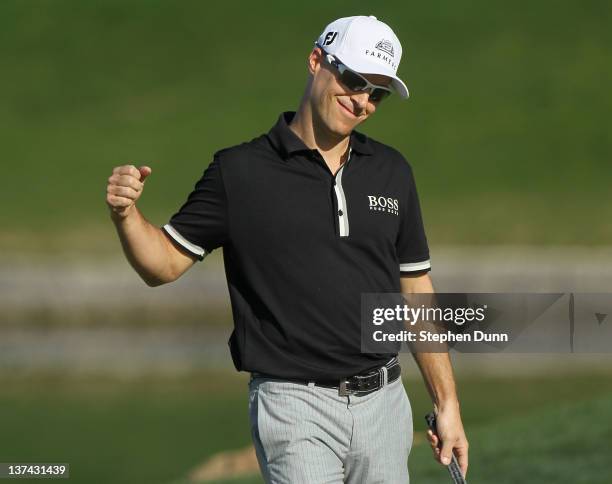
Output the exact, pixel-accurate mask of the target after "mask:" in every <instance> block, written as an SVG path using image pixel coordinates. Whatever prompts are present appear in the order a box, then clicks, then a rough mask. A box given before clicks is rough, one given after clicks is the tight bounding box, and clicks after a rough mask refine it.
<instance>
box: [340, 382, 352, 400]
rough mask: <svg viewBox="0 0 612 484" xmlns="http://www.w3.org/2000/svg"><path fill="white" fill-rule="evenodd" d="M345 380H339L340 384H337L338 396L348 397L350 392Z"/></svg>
mask: <svg viewBox="0 0 612 484" xmlns="http://www.w3.org/2000/svg"><path fill="white" fill-rule="evenodd" d="M347 383H348V381H347V380H340V385H338V396H340V397H348V396H349V395H350V394H351V392H350V391H349V390H348V388H346V384H347Z"/></svg>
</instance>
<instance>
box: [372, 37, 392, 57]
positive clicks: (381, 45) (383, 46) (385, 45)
mask: <svg viewBox="0 0 612 484" xmlns="http://www.w3.org/2000/svg"><path fill="white" fill-rule="evenodd" d="M374 47H376V48H377V49H378V50H382V51H383V52H386V53H387V54H389V55H390V56H391V57H393V44H392V43H391V42H389V41H388V40H385V39H382V40H379V41H378V42H377V43H376V45H375V46H374Z"/></svg>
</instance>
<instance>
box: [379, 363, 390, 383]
mask: <svg viewBox="0 0 612 484" xmlns="http://www.w3.org/2000/svg"><path fill="white" fill-rule="evenodd" d="M381 380H382V382H381V383H382V385H381V386H383V387H384V386H385V385H386V384H387V383H388V382H389V373H388V370H387V367H386V366H383V367H382V378H381Z"/></svg>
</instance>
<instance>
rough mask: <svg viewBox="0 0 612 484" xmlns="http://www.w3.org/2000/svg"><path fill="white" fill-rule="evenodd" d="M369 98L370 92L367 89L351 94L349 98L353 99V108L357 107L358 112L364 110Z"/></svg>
mask: <svg viewBox="0 0 612 484" xmlns="http://www.w3.org/2000/svg"><path fill="white" fill-rule="evenodd" d="M369 98H370V93H369V92H367V91H360V92H358V93H355V94H353V95H352V96H351V100H352V101H353V104H354V105H355V108H357V110H358V111H360V112H361V111H365V109H366V107H367V106H368V100H369Z"/></svg>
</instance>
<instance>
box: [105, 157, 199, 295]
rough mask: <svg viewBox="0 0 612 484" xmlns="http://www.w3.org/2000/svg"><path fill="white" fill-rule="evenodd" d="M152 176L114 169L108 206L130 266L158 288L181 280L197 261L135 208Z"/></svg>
mask: <svg viewBox="0 0 612 484" xmlns="http://www.w3.org/2000/svg"><path fill="white" fill-rule="evenodd" d="M150 174H151V168H149V167H148V166H141V167H139V168H136V167H135V166H133V165H123V166H118V167H115V168H114V169H113V173H112V175H111V176H110V177H109V179H108V185H107V189H106V203H107V205H108V207H109V209H110V216H111V220H112V221H113V223H114V224H115V228H116V230H117V234H118V235H119V240H120V241H121V246H122V247H123V252H124V253H125V256H126V258H127V260H128V261H129V263H130V265H131V266H132V267H133V268H134V270H135V271H136V272H137V273H138V274H139V275H140V277H141V278H142V279H143V280H144V282H145V283H146V284H147V285H149V286H159V285H161V284H165V283H168V282H172V281H174V280H176V279H178V278H179V277H180V276H181V275H182V274H183V273H184V272H186V271H187V270H188V269H189V268H190V267H191V266H192V265H193V264H194V263H195V262H196V261H197V258H196V257H195V256H193V255H187V253H184V252H182V251H180V250H179V249H178V248H176V247H175V246H174V244H172V243H171V242H170V241H169V239H168V237H166V235H164V233H163V232H162V230H161V229H160V228H159V227H156V226H155V225H152V224H151V223H149V222H148V221H147V220H146V219H145V218H144V216H143V215H142V213H141V212H140V210H138V208H137V207H136V201H137V200H138V199H139V198H140V196H141V195H142V191H143V188H144V183H145V179H146V178H147V177H148V176H149V175H150Z"/></svg>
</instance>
